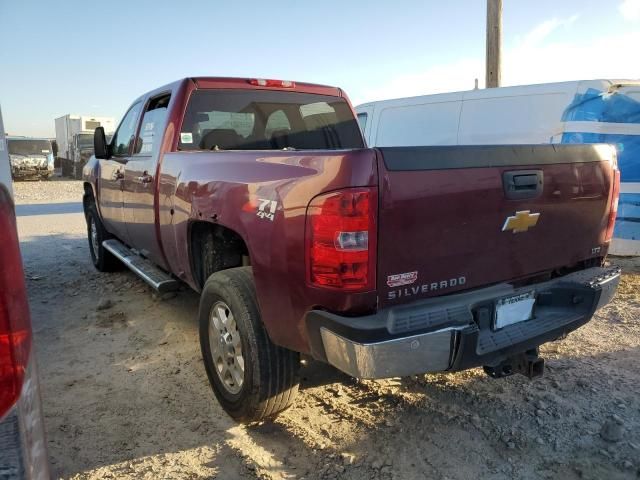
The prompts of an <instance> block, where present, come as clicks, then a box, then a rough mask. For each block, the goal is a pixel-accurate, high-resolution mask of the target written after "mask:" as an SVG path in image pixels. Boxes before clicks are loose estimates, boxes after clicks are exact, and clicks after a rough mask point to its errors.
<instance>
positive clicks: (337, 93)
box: [135, 77, 344, 102]
mask: <svg viewBox="0 0 640 480" xmlns="http://www.w3.org/2000/svg"><path fill="white" fill-rule="evenodd" d="M257 80H265V81H266V82H274V83H276V82H278V83H281V84H290V85H287V86H282V85H280V86H278V85H269V84H267V85H256V84H252V83H251V82H255V81H257ZM186 82H192V83H193V84H194V85H195V86H196V88H228V89H234V88H238V89H240V88H244V89H256V90H280V91H290V92H297V93H311V94H315V95H329V96H334V97H343V96H344V94H343V92H342V90H341V89H340V88H338V87H331V86H328V85H318V84H315V83H306V82H297V81H285V80H271V79H268V80H267V79H263V78H261V77H253V78H240V77H185V78H181V79H180V80H176V81H175V82H171V83H169V84H167V85H163V86H162V87H159V88H156V89H153V90H152V91H149V92H146V93H145V94H143V95H140V96H139V97H138V98H137V99H136V100H135V101H136V102H137V101H138V100H140V99H142V98H144V97H146V96H148V95H155V94H156V93H162V92H166V91H169V90H175V89H176V88H178V87H179V85H180V84H182V83H186Z"/></svg>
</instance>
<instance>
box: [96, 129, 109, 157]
mask: <svg viewBox="0 0 640 480" xmlns="http://www.w3.org/2000/svg"><path fill="white" fill-rule="evenodd" d="M93 152H94V154H95V156H96V158H101V159H103V160H107V159H108V158H109V157H110V156H111V155H110V154H109V144H107V138H106V137H105V135H104V127H98V128H96V130H95V132H93Z"/></svg>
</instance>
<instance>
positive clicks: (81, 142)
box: [78, 133, 93, 148]
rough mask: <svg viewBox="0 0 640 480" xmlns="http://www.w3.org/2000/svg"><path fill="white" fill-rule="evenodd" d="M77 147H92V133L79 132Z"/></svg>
mask: <svg viewBox="0 0 640 480" xmlns="http://www.w3.org/2000/svg"><path fill="white" fill-rule="evenodd" d="M78 148H93V134H92V133H81V134H80V135H78Z"/></svg>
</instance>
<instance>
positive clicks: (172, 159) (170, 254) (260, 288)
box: [158, 149, 377, 352]
mask: <svg viewBox="0 0 640 480" xmlns="http://www.w3.org/2000/svg"><path fill="white" fill-rule="evenodd" d="M161 171H162V174H161V176H160V184H159V206H158V207H159V219H160V222H159V224H160V235H161V239H162V244H163V248H164V251H165V253H166V257H167V260H168V262H169V264H170V269H171V271H172V272H174V273H175V274H176V275H177V276H178V277H179V278H181V279H182V280H184V281H185V282H187V283H188V284H189V285H191V286H192V287H193V288H194V289H196V290H199V289H200V285H198V284H197V282H196V280H195V279H194V274H193V271H192V266H191V259H190V253H189V245H190V238H189V234H190V233H189V232H190V225H191V224H192V223H193V222H196V221H205V222H210V223H216V224H219V225H223V226H225V227H227V228H229V229H231V230H233V231H235V232H236V233H237V234H238V235H240V236H241V237H242V238H243V240H244V242H245V244H246V245H247V247H248V250H249V255H250V259H251V265H252V267H253V273H254V277H255V282H256V289H257V294H258V302H259V304H260V310H261V313H262V319H263V321H264V324H265V326H266V327H267V331H268V332H269V335H270V337H271V339H272V340H273V341H274V342H275V343H276V344H279V345H282V346H285V347H288V348H291V349H294V350H297V351H301V352H307V351H308V344H307V339H306V331H305V328H304V325H303V323H302V319H303V317H304V313H305V312H306V311H308V310H310V309H311V308H314V307H316V306H322V307H323V308H326V309H329V310H334V311H341V312H353V313H360V312H363V313H364V312H370V311H373V310H374V309H375V307H376V302H377V299H376V292H375V291H372V292H366V293H360V294H348V295H347V294H345V293H344V292H340V291H330V290H323V289H317V288H314V287H310V286H308V285H307V283H306V270H305V218H306V208H307V205H308V204H309V201H310V200H311V199H312V198H313V197H315V196H316V195H318V194H320V193H323V192H328V191H332V190H336V189H340V188H346V187H358V186H375V185H377V167H376V155H375V152H374V151H373V150H367V149H361V150H344V151H333V152H327V151H307V152H304V153H302V152H286V151H282V152H280V151H278V152H276V151H265V152H256V151H253V152H250V151H246V152H240V151H234V152H171V153H167V154H165V155H164V158H163V160H162V167H161ZM263 202H268V205H269V207H265V209H268V210H270V209H271V207H270V205H272V202H275V204H273V205H275V213H274V217H273V220H270V219H269V218H266V217H261V216H259V215H258V213H259V205H260V204H261V203H263ZM172 212H173V213H172Z"/></svg>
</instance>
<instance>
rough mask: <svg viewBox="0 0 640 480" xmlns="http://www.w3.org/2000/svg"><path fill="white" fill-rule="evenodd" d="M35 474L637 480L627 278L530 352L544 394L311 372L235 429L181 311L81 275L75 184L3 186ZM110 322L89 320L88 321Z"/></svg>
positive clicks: (635, 288)
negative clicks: (28, 315) (10, 202)
mask: <svg viewBox="0 0 640 480" xmlns="http://www.w3.org/2000/svg"><path fill="white" fill-rule="evenodd" d="M15 193H16V203H17V214H18V227H19V231H20V236H21V241H22V252H23V256H24V261H25V269H26V275H27V279H28V287H29V295H30V301H31V309H32V316H33V324H34V332H35V343H36V349H37V358H38V361H39V368H40V377H41V379H42V395H43V403H44V411H45V415H46V427H47V431H48V441H49V452H50V457H51V463H52V469H53V472H54V473H55V475H56V476H58V477H60V478H70V479H99V478H100V479H101V478H125V479H204V478H217V479H250V478H265V479H303V478H304V479H333V478H353V479H363V480H364V479H370V478H375V479H378V478H379V479H422V478H437V479H470V478H474V479H475V478H491V479H510V478H524V479H538V478H542V479H545V478H563V479H565V480H569V479H577V478H583V479H603V478H604V479H607V480H614V479H622V478H639V477H640V470H639V469H640V395H639V393H640V386H639V385H640V369H639V368H638V365H640V322H639V321H638V319H639V317H640V261H638V262H633V261H629V260H624V259H612V262H613V263H622V264H623V266H624V268H625V274H624V277H623V281H622V284H621V287H620V290H619V292H618V294H617V297H616V299H615V301H614V302H613V303H612V304H611V305H610V306H608V307H607V308H606V309H604V310H603V311H601V312H600V313H599V314H598V315H597V316H596V318H595V319H594V320H593V321H592V322H590V323H589V324H588V325H587V326H585V327H584V328H582V329H580V330H578V331H577V332H575V333H573V334H571V335H570V336H569V337H568V338H567V339H565V340H563V341H558V342H554V343H551V344H548V345H546V346H545V347H544V348H543V352H542V354H543V356H544V357H545V359H546V361H547V370H546V372H545V375H544V377H542V378H540V379H537V380H534V381H529V380H528V379H526V378H524V377H522V376H513V377H509V378H506V379H501V380H492V379H489V378H488V377H486V376H485V375H484V374H483V373H482V370H481V369H475V370H471V371H468V372H464V373H457V374H446V375H428V376H418V377H413V378H403V379H392V380H385V381H356V380H354V379H351V378H349V377H347V376H345V375H342V374H341V373H339V372H337V371H336V370H334V369H332V368H330V367H328V366H326V365H322V364H319V363H317V362H313V361H310V360H309V361H306V364H305V365H304V366H303V370H302V372H303V377H304V380H303V383H302V389H301V393H300V395H299V397H298V400H297V402H296V403H295V405H294V406H293V407H292V408H291V409H289V410H288V411H286V412H285V413H283V414H282V415H281V416H280V417H279V418H278V419H277V420H276V421H275V422H274V423H265V424H262V425H257V426H250V427H247V426H241V425H237V424H235V423H234V422H233V421H231V420H230V419H229V418H228V417H227V416H226V414H225V413H224V412H223V410H222V409H221V408H220V407H219V406H218V404H217V403H216V401H215V399H214V397H213V394H212V392H211V390H210V388H209V384H208V382H207V378H206V375H205V371H204V367H203V365H202V361H201V355H200V348H199V343H198V332H197V325H196V310H197V303H198V297H197V295H196V294H195V293H193V292H191V291H188V290H184V291H182V292H180V293H178V294H177V295H176V296H175V297H173V298H169V299H164V300H161V299H158V298H156V296H155V295H154V294H153V293H152V291H151V290H150V289H149V288H148V287H146V286H145V284H144V283H143V282H142V281H141V280H139V279H137V278H136V277H135V276H134V275H133V274H132V273H130V272H129V271H122V272H119V273H114V274H102V273H99V272H97V271H95V270H94V269H93V267H92V265H91V263H90V260H89V252H88V248H87V240H86V233H85V226H84V223H83V222H84V221H83V217H82V214H81V193H82V188H81V185H80V183H79V182H75V181H52V182H25V183H17V184H16V185H15ZM106 300H109V301H110V302H112V306H110V307H109V308H106V309H98V305H99V304H100V303H101V301H103V302H102V303H103V305H101V306H105V305H104V304H106V306H108V302H106Z"/></svg>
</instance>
